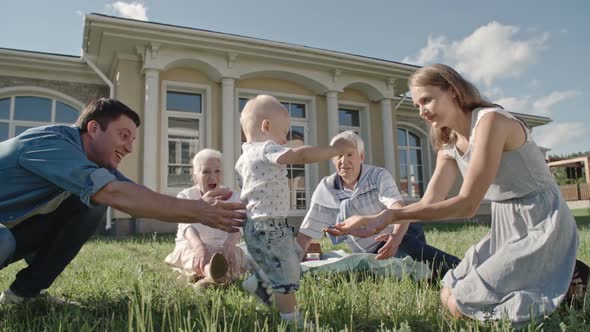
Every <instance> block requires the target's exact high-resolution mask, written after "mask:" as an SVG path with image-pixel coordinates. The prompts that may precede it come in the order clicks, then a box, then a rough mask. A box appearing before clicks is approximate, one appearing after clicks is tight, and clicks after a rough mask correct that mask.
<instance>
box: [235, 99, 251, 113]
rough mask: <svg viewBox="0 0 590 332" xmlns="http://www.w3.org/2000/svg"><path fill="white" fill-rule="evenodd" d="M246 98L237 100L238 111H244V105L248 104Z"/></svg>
mask: <svg viewBox="0 0 590 332" xmlns="http://www.w3.org/2000/svg"><path fill="white" fill-rule="evenodd" d="M248 100H250V99H248V98H240V99H239V100H238V111H240V112H241V111H242V110H243V109H244V107H246V103H247V102H248Z"/></svg>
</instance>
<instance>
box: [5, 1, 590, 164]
mask: <svg viewBox="0 0 590 332" xmlns="http://www.w3.org/2000/svg"><path fill="white" fill-rule="evenodd" d="M92 12H95V13H103V14H108V15H114V16H121V17H128V18H135V19H140V20H148V21H153V22H160V23H168V24H175V25H181V26H187V27H193V28H200V29H208V30H214V31H219V32H226V33H233V34H239V35H244V36H250V37H257V38H264V39H270V40H275V41H281V42H287V43H293V44H300V45H306V46H312V47H318V48H323V49H329V50H334V51H342V52H348V53H354V54H359V55H366V56H371V57H376V58H382V59H386V60H393V61H403V62H407V63H412V64H419V65H422V64H429V63H435V62H443V63H446V64H449V65H452V66H454V67H455V68H456V69H458V70H459V71H460V72H461V73H462V74H463V75H465V76H466V77H467V78H469V79H470V80H471V81H472V82H473V83H475V84H476V86H478V87H479V89H480V90H481V91H482V93H483V94H484V95H485V96H487V97H488V98H489V99H491V100H492V101H495V102H499V103H500V104H502V105H503V106H504V107H505V108H507V109H509V110H511V111H515V112H519V113H528V114H537V115H543V116H548V117H550V118H552V119H553V122H552V123H551V124H549V125H545V126H543V127H540V128H537V129H535V132H534V135H535V138H536V139H537V141H538V143H539V145H543V146H546V147H549V148H551V149H552V150H551V152H550V153H553V154H562V153H572V152H578V151H588V150H590V140H589V139H588V137H590V108H588V107H587V104H586V103H585V102H584V100H585V98H587V97H588V96H589V95H590V64H589V63H588V61H589V60H590V37H588V32H590V23H589V20H588V17H590V2H589V1H584V0H574V1H564V2H562V3H558V2H555V1H554V0H553V1H546V0H539V1H533V0H522V1H513V0H509V1H506V0H498V1H485V2H484V1H462V0H457V1H440V0H438V1H437V0H432V1H420V0H416V1H403V2H402V1H395V0H389V1H387V0H379V1H372V0H366V1H358V0H355V1H351V0H340V1H333V0H298V1H282V0H274V1H270V0H268V1H263V0H249V1H245V0H235V1H227V0H214V1H213V0H210V1H200V0H187V1H180V0H179V1H176V0H167V1H140V2H137V1H112V0H111V1H99V0H53V1H28V0H20V1H11V2H10V4H9V5H8V4H5V5H4V11H3V15H2V19H1V20H0V31H2V33H0V47H6V48H16V49H23V50H32V51H41V52H50V53H60V54H69V55H80V48H81V44H82V24H83V15H84V14H86V13H92Z"/></svg>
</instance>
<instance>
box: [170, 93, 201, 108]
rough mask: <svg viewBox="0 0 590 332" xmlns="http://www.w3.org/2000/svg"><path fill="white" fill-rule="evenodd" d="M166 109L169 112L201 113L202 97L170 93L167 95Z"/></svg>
mask: <svg viewBox="0 0 590 332" xmlns="http://www.w3.org/2000/svg"><path fill="white" fill-rule="evenodd" d="M166 109H167V110H168V111H179V112H191V113H201V95H200V94H196V93H186V92H173V91H168V93H167V94H166Z"/></svg>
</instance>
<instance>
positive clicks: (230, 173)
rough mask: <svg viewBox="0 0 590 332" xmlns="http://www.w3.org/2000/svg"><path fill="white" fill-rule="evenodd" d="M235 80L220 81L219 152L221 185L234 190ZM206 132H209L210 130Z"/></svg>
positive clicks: (224, 79) (227, 78) (226, 78)
mask: <svg viewBox="0 0 590 332" xmlns="http://www.w3.org/2000/svg"><path fill="white" fill-rule="evenodd" d="M237 116H238V113H237V112H236V110H235V79H233V78H229V77H224V78H222V79H221V118H222V119H223V120H222V121H221V123H222V125H221V126H222V127H221V132H222V136H221V150H222V152H223V184H224V185H226V186H228V187H230V188H235V172H234V166H235V163H236V158H235V155H234V154H235V144H236V132H235V127H234V123H235V121H236V120H235V119H236V117H237ZM208 130H211V129H210V128H209V129H208Z"/></svg>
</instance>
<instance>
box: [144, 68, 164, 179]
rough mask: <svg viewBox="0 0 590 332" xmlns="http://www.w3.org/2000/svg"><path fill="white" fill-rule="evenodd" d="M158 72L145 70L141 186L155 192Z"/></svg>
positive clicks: (157, 162)
mask: <svg viewBox="0 0 590 332" xmlns="http://www.w3.org/2000/svg"><path fill="white" fill-rule="evenodd" d="M159 83H160V72H159V71H158V70H156V69H146V70H145V109H144V112H145V114H144V118H143V123H142V127H143V165H142V166H143V185H144V186H146V187H148V188H150V189H152V190H156V189H157V188H158V187H157V183H156V179H157V174H156V170H157V167H158V165H159V164H160V162H159V161H158V156H157V151H158V149H157V148H158V146H159V144H158V109H159V101H158V90H159V87H160V84H159Z"/></svg>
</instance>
